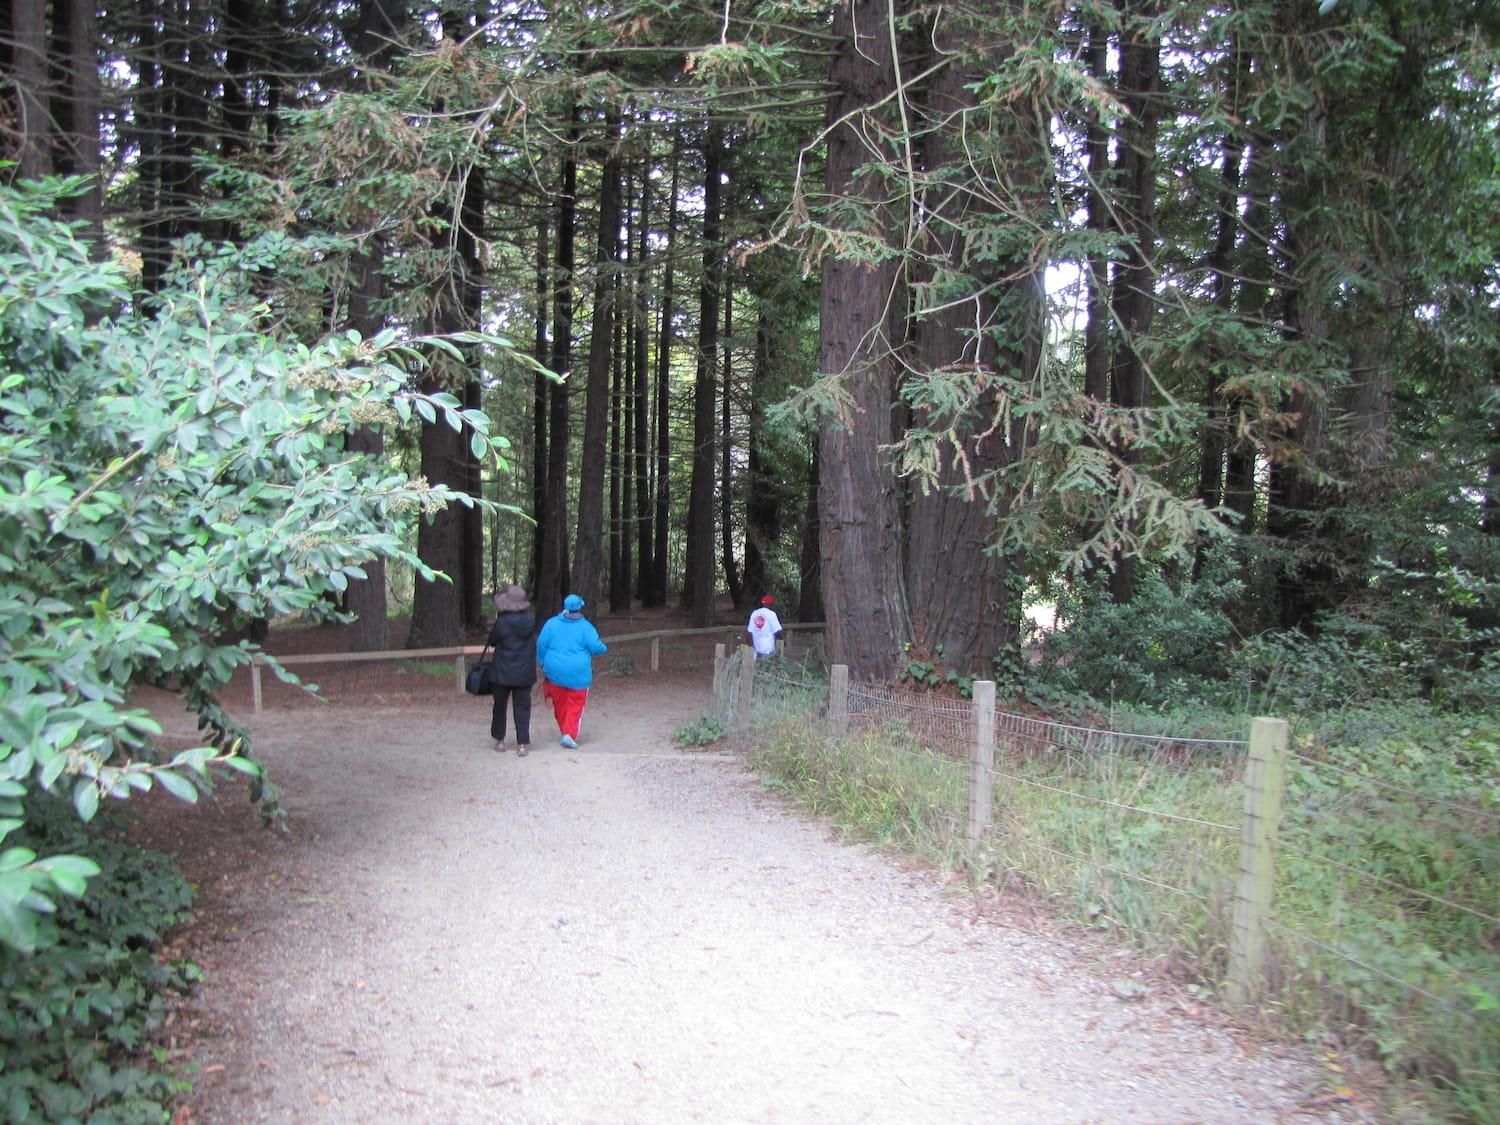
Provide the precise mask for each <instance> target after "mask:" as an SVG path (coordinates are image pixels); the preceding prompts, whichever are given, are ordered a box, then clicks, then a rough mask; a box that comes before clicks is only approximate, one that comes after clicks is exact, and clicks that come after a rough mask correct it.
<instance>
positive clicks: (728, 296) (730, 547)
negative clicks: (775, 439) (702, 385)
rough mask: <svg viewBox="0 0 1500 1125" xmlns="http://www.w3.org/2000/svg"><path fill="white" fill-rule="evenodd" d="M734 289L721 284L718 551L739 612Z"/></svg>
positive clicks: (741, 602)
mask: <svg viewBox="0 0 1500 1125" xmlns="http://www.w3.org/2000/svg"><path fill="white" fill-rule="evenodd" d="M733 331H734V289H733V287H732V286H731V285H730V283H729V282H728V280H727V279H726V281H725V282H724V368H723V372H722V376H723V377H722V379H721V382H722V383H723V387H722V393H721V394H720V396H719V551H720V554H721V555H722V556H723V565H724V582H725V585H727V586H728V587H729V596H730V598H731V599H732V600H733V601H734V604H735V606H736V607H738V608H741V609H743V608H745V592H744V589H743V588H742V587H741V586H740V573H739V568H738V567H737V566H736V565H735V561H734V441H733V434H732V431H731V427H730V423H731V417H730V406H731V402H732V399H733V391H734V380H733V378H732V374H733V358H734V352H733V348H732V347H731V346H730V340H731V334H732V333H733Z"/></svg>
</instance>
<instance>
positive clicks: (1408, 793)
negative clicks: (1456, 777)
mask: <svg viewBox="0 0 1500 1125" xmlns="http://www.w3.org/2000/svg"><path fill="white" fill-rule="evenodd" d="M1292 760H1293V761H1296V762H1300V763H1301V764H1303V765H1305V766H1307V767H1308V768H1309V769H1312V770H1327V771H1329V772H1330V773H1336V774H1340V775H1341V776H1343V777H1348V778H1352V779H1353V780H1355V781H1356V782H1359V783H1361V784H1369V785H1378V786H1379V787H1380V788H1382V789H1387V790H1390V791H1391V792H1392V793H1399V794H1400V795H1401V796H1403V797H1410V798H1411V799H1412V800H1414V801H1425V802H1427V803H1429V804H1433V805H1442V806H1443V807H1444V808H1449V809H1453V810H1454V811H1455V812H1461V813H1466V814H1468V815H1469V816H1477V817H1479V818H1481V819H1483V820H1488V821H1491V822H1492V823H1495V824H1500V811H1497V810H1493V809H1482V808H1480V807H1479V806H1478V805H1470V804H1465V803H1464V802H1462V801H1450V800H1448V799H1447V798H1446V797H1434V796H1433V795H1432V794H1430V793H1419V792H1418V791H1417V790H1415V789H1410V788H1408V787H1407V786H1405V785H1397V784H1396V783H1395V782H1394V781H1385V780H1383V779H1381V778H1378V777H1369V776H1366V775H1365V774H1362V773H1355V772H1354V771H1353V770H1350V769H1345V768H1343V767H1342V766H1336V765H1334V764H1333V763H1332V762H1318V761H1314V760H1313V759H1312V758H1307V757H1303V756H1302V755H1301V754H1293V755H1292Z"/></svg>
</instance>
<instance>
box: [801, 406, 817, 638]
mask: <svg viewBox="0 0 1500 1125" xmlns="http://www.w3.org/2000/svg"><path fill="white" fill-rule="evenodd" d="M807 445H808V450H809V455H808V460H807V502H806V503H805V504H804V506H803V510H802V550H801V552H800V553H799V555H798V559H797V577H798V583H797V620H798V621H822V620H824V616H823V565H822V549H821V547H820V545H819V544H820V542H821V540H822V535H821V526H822V520H821V519H820V516H819V512H818V494H819V491H820V489H821V482H820V481H819V479H818V477H819V461H820V460H821V456H822V455H821V453H820V450H819V446H820V440H819V436H818V434H817V433H811V434H809V435H808V441H807Z"/></svg>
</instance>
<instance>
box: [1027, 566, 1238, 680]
mask: <svg viewBox="0 0 1500 1125" xmlns="http://www.w3.org/2000/svg"><path fill="white" fill-rule="evenodd" d="M1138 586H1139V588H1138V589H1137V592H1136V596H1135V598H1134V599H1133V600H1132V601H1131V602H1129V603H1128V604H1126V605H1116V604H1115V603H1114V602H1113V601H1111V600H1110V598H1109V596H1108V592H1107V591H1106V590H1104V589H1102V588H1100V587H1098V586H1080V587H1078V588H1076V589H1073V588H1066V589H1060V590H1059V591H1058V603H1057V604H1058V622H1059V625H1060V628H1059V629H1057V630H1056V631H1054V632H1051V633H1048V634H1047V635H1046V637H1045V638H1044V639H1043V642H1042V646H1041V663H1040V665H1039V666H1038V667H1037V669H1036V670H1035V673H1034V678H1033V682H1032V688H1033V691H1034V692H1035V693H1036V694H1038V695H1041V696H1045V697H1049V698H1058V697H1069V696H1072V697H1080V696H1082V697H1089V698H1092V699H1094V700H1107V701H1113V702H1122V703H1130V702H1150V701H1155V700H1158V699H1161V698H1163V697H1165V696H1166V695H1168V694H1169V692H1168V686H1169V685H1182V686H1186V685H1192V688H1191V690H1193V691H1195V692H1197V693H1207V694H1215V695H1217V694H1222V692H1223V686H1222V685H1223V683H1224V678H1225V672H1226V666H1225V657H1226V654H1227V652H1228V651H1229V647H1230V642H1231V641H1232V640H1233V637H1234V629H1233V624H1232V622H1231V620H1230V617H1229V614H1228V613H1227V611H1226V609H1225V607H1226V606H1227V605H1228V604H1229V603H1230V602H1231V601H1232V599H1233V598H1234V597H1236V596H1237V595H1238V593H1239V591H1240V584H1239V582H1238V581H1234V580H1228V579H1223V580H1215V579H1212V578H1205V579H1204V580H1202V581H1199V582H1190V581H1188V582H1183V583H1181V584H1180V585H1178V586H1176V587H1174V586H1172V585H1171V584H1169V583H1168V582H1167V581H1166V579H1165V578H1164V577H1163V576H1162V575H1161V573H1160V572H1159V571H1157V570H1154V569H1147V568H1143V569H1142V571H1141V575H1140V578H1139V584H1138Z"/></svg>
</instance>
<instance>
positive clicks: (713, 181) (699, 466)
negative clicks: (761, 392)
mask: <svg viewBox="0 0 1500 1125" xmlns="http://www.w3.org/2000/svg"><path fill="white" fill-rule="evenodd" d="M722 149H723V132H722V129H721V127H720V126H719V124H718V123H717V122H711V123H710V124H709V126H708V136H707V138H706V139H705V140H704V143H703V156H704V160H703V163H704V172H703V280H702V285H701V287H700V289H699V295H698V363H697V377H696V379H695V381H694V385H693V478H692V489H691V493H690V496H689V500H688V559H687V577H686V581H685V584H684V585H685V594H686V596H687V599H688V607H689V610H690V611H691V620H692V623H693V625H694V626H696V627H698V628H706V627H707V626H709V625H712V624H713V621H714V587H715V581H714V579H715V574H714V400H715V397H716V396H715V393H714V366H715V363H716V361H717V355H716V352H717V348H716V347H715V342H716V337H717V335H718V330H719V280H720V275H721V272H722V265H721V263H722V261H723V250H722V248H721V247H720V246H719V169H720V166H721V159H722V151H721V150H722Z"/></svg>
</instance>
